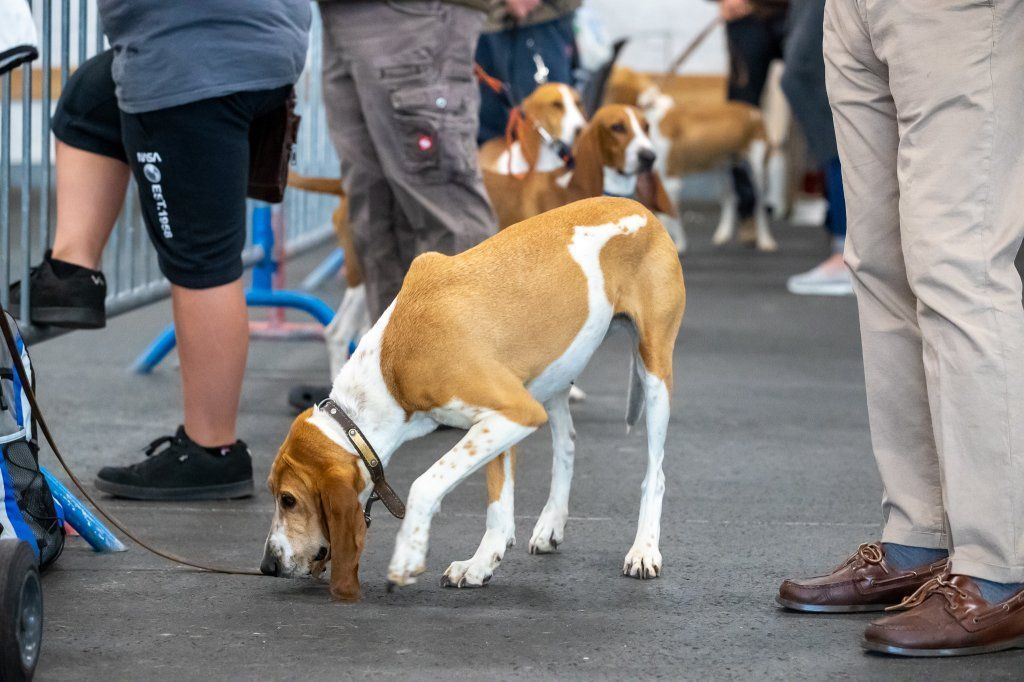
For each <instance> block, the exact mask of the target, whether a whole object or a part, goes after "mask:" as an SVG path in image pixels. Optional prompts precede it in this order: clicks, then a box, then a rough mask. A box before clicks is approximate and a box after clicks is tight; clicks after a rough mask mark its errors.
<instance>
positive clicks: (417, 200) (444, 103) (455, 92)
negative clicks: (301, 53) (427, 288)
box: [320, 0, 497, 317]
mask: <svg viewBox="0 0 1024 682" xmlns="http://www.w3.org/2000/svg"><path fill="white" fill-rule="evenodd" d="M320 11H321V15H322V16H323V20H324V41H325V47H326V46H327V45H328V44H330V45H331V47H330V49H332V50H337V51H339V52H340V54H341V55H342V57H341V59H342V66H341V67H339V68H343V69H344V71H345V74H346V78H348V79H350V80H349V81H348V82H349V83H350V84H351V92H352V94H351V95H350V97H351V98H352V99H355V100H356V101H358V113H359V119H360V122H361V124H362V125H361V126H360V127H359V128H358V129H357V130H356V131H355V132H353V131H346V130H343V129H342V128H343V127H344V124H345V122H344V121H341V120H339V121H338V125H337V126H336V125H335V124H334V122H333V121H332V125H331V127H332V132H333V129H335V128H338V132H336V133H334V134H335V137H336V138H337V136H339V135H340V136H344V137H345V138H352V137H353V135H359V136H362V138H363V140H362V141H361V143H360V146H361V147H369V148H371V149H372V150H373V153H374V156H375V162H376V164H378V166H379V169H374V170H373V174H374V176H377V175H378V174H379V177H381V178H382V179H383V182H384V183H385V185H386V188H387V192H386V195H387V196H386V199H387V200H386V201H385V197H384V196H381V197H380V198H379V200H378V199H373V198H369V197H367V198H365V200H363V201H365V203H364V204H363V206H364V208H365V211H363V212H361V213H360V212H355V211H354V212H353V214H352V215H351V216H350V218H351V225H352V233H353V239H354V241H355V245H356V249H357V250H358V251H359V256H360V260H361V263H362V265H363V267H364V270H365V271H366V279H367V303H368V306H369V308H370V313H371V315H372V316H374V317H376V316H378V315H379V314H380V313H381V312H383V311H384V309H385V308H386V307H387V306H388V305H389V304H390V302H391V300H392V299H393V298H394V295H395V294H396V293H397V292H398V287H397V286H395V283H396V281H397V282H398V283H400V282H401V280H402V278H403V277H404V276H405V272H406V271H407V270H408V267H409V264H410V263H411V262H412V259H413V258H414V257H415V256H416V255H419V254H420V253H423V252H425V251H439V252H441V253H446V254H449V255H451V254H455V253H459V252H461V251H464V250H465V249H468V248H470V247H472V246H475V245H476V244H478V243H479V242H481V241H483V240H484V239H486V238H487V237H489V236H490V235H492V234H494V233H495V231H496V229H497V225H496V221H495V219H494V214H493V211H492V210H491V205H490V202H489V200H488V198H487V194H486V192H485V190H484V186H483V180H482V178H481V176H480V171H479V167H478V163H477V148H476V130H477V116H478V110H479V97H480V94H479V90H478V89H477V85H476V81H475V80H474V78H473V51H474V50H475V48H476V41H477V37H478V36H479V33H480V28H481V26H482V24H483V21H484V18H485V17H484V13H483V12H478V11H474V10H471V9H468V8H465V7H461V6H458V5H450V4H447V3H442V2H440V1H439V0H404V1H403V2H366V3H323V4H321V5H320ZM327 53H328V50H327V49H325V56H326V55H327ZM326 68H327V67H326V66H325V73H326ZM330 80H331V79H325V92H327V88H328V85H327V83H328V82H329V81H330ZM326 104H327V107H328V110H329V111H330V109H331V107H334V106H338V107H339V108H340V109H342V110H344V109H346V108H350V107H352V106H353V105H350V104H347V103H345V102H342V101H341V95H340V94H339V95H337V97H336V98H335V97H328V98H327V101H326ZM338 118H341V117H340V116H338ZM342 146H344V145H339V153H340V154H341V155H342V157H343V166H342V169H343V175H344V177H345V180H346V182H352V183H355V179H356V178H358V177H359V175H360V173H361V171H360V170H359V169H357V168H356V166H359V165H360V160H358V159H352V162H351V164H349V162H348V160H346V159H344V150H343V149H341V147H342ZM353 146H355V145H353ZM346 168H347V169H348V170H347V171H346ZM350 178H351V179H350ZM352 192H353V194H352V201H353V205H354V206H356V204H357V203H358V202H359V201H361V200H362V199H360V198H358V197H356V196H355V188H354V187H353V189H352ZM383 194H384V192H382V195H383ZM374 273H377V275H378V276H379V278H380V280H381V282H382V284H381V286H380V287H378V288H377V290H376V291H374V289H373V288H372V287H371V284H370V280H371V278H372V277H374Z"/></svg>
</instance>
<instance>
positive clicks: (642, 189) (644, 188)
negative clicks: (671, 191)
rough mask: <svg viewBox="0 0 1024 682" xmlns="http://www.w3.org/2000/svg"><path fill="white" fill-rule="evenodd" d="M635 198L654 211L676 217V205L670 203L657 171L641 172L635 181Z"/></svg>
mask: <svg viewBox="0 0 1024 682" xmlns="http://www.w3.org/2000/svg"><path fill="white" fill-rule="evenodd" d="M636 200H637V201H639V202H640V203H641V204H643V205H644V206H646V207H647V208H648V209H650V210H651V211H653V212H655V213H664V214H665V215H669V216H672V217H673V218H676V217H678V216H677V215H676V207H675V206H674V205H673V204H672V201H671V199H669V197H668V192H666V191H665V185H663V184H661V176H659V175H658V171H648V172H647V173H641V174H640V176H639V177H638V178H637V182H636Z"/></svg>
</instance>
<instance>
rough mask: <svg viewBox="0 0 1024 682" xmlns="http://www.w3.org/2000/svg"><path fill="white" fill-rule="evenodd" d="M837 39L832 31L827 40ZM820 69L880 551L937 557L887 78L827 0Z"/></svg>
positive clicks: (848, 0) (938, 524) (851, 7)
mask: <svg viewBox="0 0 1024 682" xmlns="http://www.w3.org/2000/svg"><path fill="white" fill-rule="evenodd" d="M837 29H841V30H837ZM825 68H826V80H827V85H828V93H829V99H830V101H831V104H832V111H833V117H834V121H835V129H836V138H837V142H838V145H839V155H840V158H841V159H842V164H843V185H844V189H845V192H846V205H847V235H846V262H847V264H848V265H849V267H850V270H851V272H852V274H853V284H854V289H855V291H856V293H857V304H858V309H859V311H860V329H861V344H862V346H863V350H864V375H865V382H866V385H867V397H868V418H869V420H870V424H871V443H872V446H873V448H874V452H875V458H876V460H877V462H878V470H879V472H880V474H881V477H882V484H883V487H884V496H883V500H882V513H883V518H884V523H885V526H884V528H883V532H882V540H883V541H884V542H895V543H899V544H905V545H914V546H918V547H940V548H941V547H946V546H947V545H948V538H947V536H946V532H945V528H944V525H945V512H944V509H943V504H942V486H941V483H940V473H939V458H938V454H937V453H936V450H935V440H934V437H933V435H932V421H931V414H930V412H929V409H928V396H927V393H926V389H925V371H924V361H923V357H922V356H923V351H922V345H921V329H920V327H919V326H918V322H917V299H916V298H915V297H914V294H913V292H912V291H911V289H910V285H909V283H908V281H907V271H906V266H905V264H904V262H903V247H902V241H901V235H900V213H899V189H898V181H897V173H896V165H897V161H896V159H897V154H898V149H899V135H898V131H897V124H896V108H895V104H894V103H893V100H892V96H891V95H890V93H889V81H888V78H889V74H888V68H887V67H886V66H885V65H884V64H882V63H881V62H880V61H879V60H878V58H877V57H876V56H875V54H874V53H873V51H872V47H871V41H870V38H869V36H868V33H867V29H866V27H865V25H864V22H863V18H862V16H861V8H860V3H859V2H857V0H829V2H828V4H827V7H826V14H825Z"/></svg>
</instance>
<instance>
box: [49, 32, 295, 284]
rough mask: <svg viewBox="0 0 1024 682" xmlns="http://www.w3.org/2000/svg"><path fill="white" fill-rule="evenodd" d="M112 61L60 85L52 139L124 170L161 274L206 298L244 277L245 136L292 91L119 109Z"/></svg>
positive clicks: (92, 65)
mask: <svg viewBox="0 0 1024 682" xmlns="http://www.w3.org/2000/svg"><path fill="white" fill-rule="evenodd" d="M112 60H113V52H112V51H110V50H108V51H107V52H104V53H102V54H99V55H97V56H95V57H93V58H92V59H90V60H89V61H87V62H85V63H84V64H82V66H81V67H79V69H78V70H77V71H75V73H74V74H73V75H72V76H71V78H69V79H68V82H67V85H66V86H65V87H64V90H63V92H62V93H61V97H60V101H59V102H58V103H57V110H56V113H55V114H54V118H53V134H54V135H55V136H56V137H57V139H59V140H60V141H61V142H64V143H65V144H68V145H70V146H72V147H75V148H77V149H83V150H85V151H89V152H94V153H96V154H102V155H104V156H109V157H112V158H115V159H118V160H120V161H125V162H127V163H128V164H129V165H130V166H131V169H132V173H133V174H134V175H135V181H136V184H137V185H138V188H139V200H140V203H141V206H142V215H143V217H144V218H145V221H146V227H147V229H148V231H149V236H150V238H151V239H152V240H153V244H154V245H155V246H156V250H157V254H158V257H159V262H160V270H161V272H163V274H164V276H165V277H167V279H169V280H170V281H171V282H172V283H173V284H176V285H178V286H182V287H186V288H188V289H205V288H208V287H215V286H220V285H222V284H227V283H229V282H233V281H235V280H236V279H238V278H239V277H241V276H242V249H243V248H244V247H245V236H246V235H245V224H246V221H245V193H246V188H247V186H248V181H249V128H250V126H251V125H252V122H253V120H254V119H256V118H258V117H260V116H261V115H264V114H266V113H268V112H270V111H272V110H274V109H275V108H277V107H278V106H280V105H281V103H283V102H284V101H285V99H286V97H287V96H288V92H289V91H290V89H291V86H284V87H281V88H275V89H273V90H258V91H253V92H236V93H233V94H230V95H226V96H224V97H214V98H212V99H204V100H200V101H198V102H191V103H189V104H183V105H180V106H176V107H170V108H168V109H159V110H157V111H147V112H145V113H141V114H129V113H125V112H123V111H121V110H120V109H118V106H117V97H116V95H115V93H114V81H113V78H112V77H111V74H110V65H111V62H112Z"/></svg>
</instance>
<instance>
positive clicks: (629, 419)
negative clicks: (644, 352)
mask: <svg viewBox="0 0 1024 682" xmlns="http://www.w3.org/2000/svg"><path fill="white" fill-rule="evenodd" d="M642 367H643V364H642V363H641V361H640V357H639V349H636V350H634V351H633V357H632V359H631V360H630V363H629V392H628V393H627V394H626V396H627V397H626V433H629V432H630V430H632V428H633V426H635V425H636V423H637V422H638V421H639V420H640V415H641V414H643V412H644V383H643V378H642V377H641V376H640V374H641V372H642V370H641V368H642Z"/></svg>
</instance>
